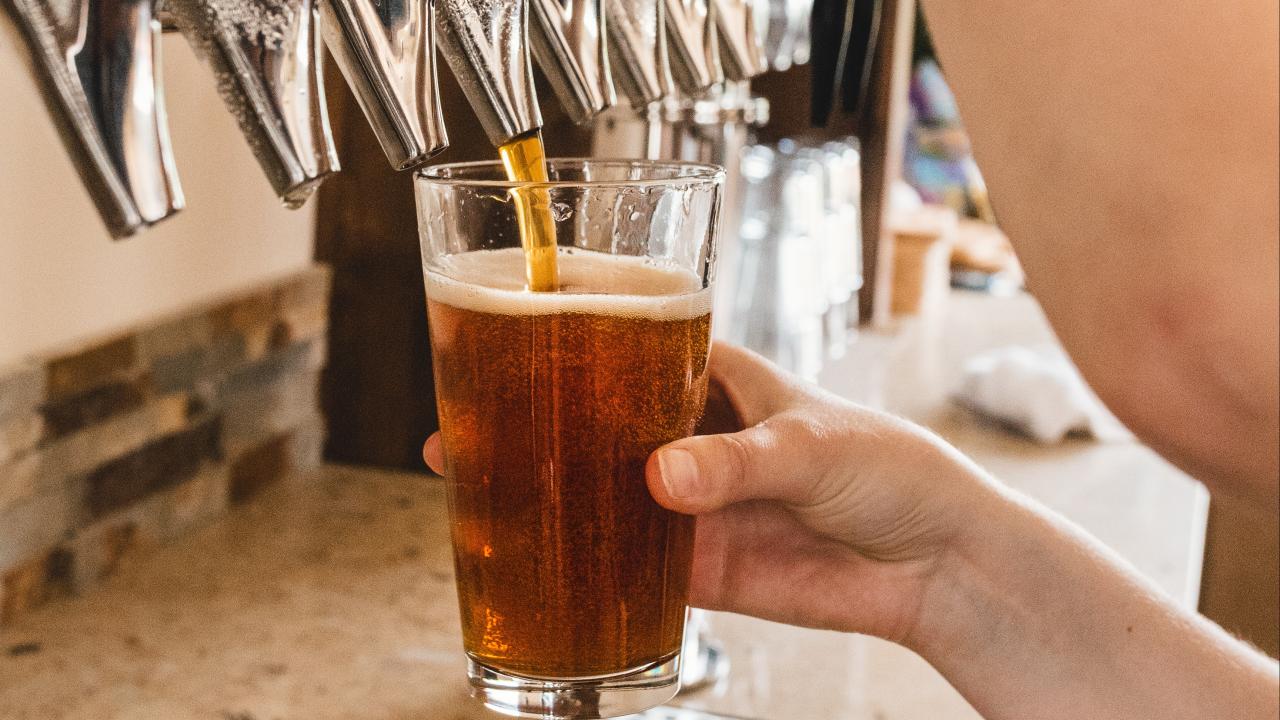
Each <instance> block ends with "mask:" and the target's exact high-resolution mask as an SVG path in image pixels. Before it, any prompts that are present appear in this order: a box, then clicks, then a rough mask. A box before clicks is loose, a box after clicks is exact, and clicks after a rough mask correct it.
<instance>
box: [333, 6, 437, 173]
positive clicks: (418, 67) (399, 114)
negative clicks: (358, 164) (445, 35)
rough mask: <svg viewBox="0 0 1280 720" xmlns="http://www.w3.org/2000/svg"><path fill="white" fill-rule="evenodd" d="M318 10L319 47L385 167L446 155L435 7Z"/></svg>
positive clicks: (401, 167)
mask: <svg viewBox="0 0 1280 720" xmlns="http://www.w3.org/2000/svg"><path fill="white" fill-rule="evenodd" d="M320 10H321V17H322V19H323V28H324V39H325V44H326V45H328V47H329V52H330V53H332V54H333V57H334V59H335V60H336V61H337V62H338V68H339V69H340V70H341V71H342V76H343V77H344V78H346V80H347V84H348V85H350V86H351V90H352V92H353V93H354V94H355V96H356V100H357V101H358V102H359V103H360V109H361V110H363V111H364V116H365V118H366V119H367V120H368V121H369V125H370V126H371V127H372V128H373V132H374V134H375V135H376V136H377V138H378V143H379V144H380V145H382V151H383V152H384V153H385V154H386V156H387V160H388V161H389V162H390V163H391V166H392V167H394V168H395V169H396V170H405V169H408V168H411V167H414V166H415V165H420V164H422V163H424V162H426V161H427V160H428V159H429V158H430V157H431V156H432V155H435V154H436V153H438V152H440V151H441V150H443V149H445V148H446V147H447V146H448V145H449V140H448V137H447V135H446V134H445V128H444V118H443V117H442V116H441V114H440V95H439V89H438V85H437V82H436V43H435V23H434V18H433V11H434V2H433V0H322V1H321V5H320Z"/></svg>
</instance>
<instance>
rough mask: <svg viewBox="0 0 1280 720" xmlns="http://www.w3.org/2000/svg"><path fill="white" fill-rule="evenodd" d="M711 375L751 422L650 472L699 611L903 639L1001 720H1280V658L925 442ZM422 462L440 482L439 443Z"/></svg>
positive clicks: (769, 388)
mask: <svg viewBox="0 0 1280 720" xmlns="http://www.w3.org/2000/svg"><path fill="white" fill-rule="evenodd" d="M710 368H711V376H712V383H713V385H714V387H715V389H716V392H713V393H712V396H713V398H716V399H717V404H721V405H723V406H726V407H727V409H728V410H729V412H727V413H726V412H724V410H725V407H720V408H717V407H713V406H709V408H708V410H709V411H711V412H716V411H717V410H718V411H719V412H718V413H717V414H720V415H729V416H731V417H733V418H735V420H736V424H737V426H738V427H741V428H744V429H741V430H739V431H737V432H725V433H718V434H712V435H702V436H697V437H693V438H688V439H685V440H680V441H677V442H674V443H671V444H670V445H667V446H665V447H664V448H663V449H661V450H659V451H658V452H657V453H655V454H654V455H653V456H652V457H651V458H650V461H649V465H648V468H647V471H646V477H647V480H648V483H649V490H650V492H651V493H652V494H653V496H654V498H655V499H656V500H657V501H658V502H659V503H661V504H662V505H665V506H666V507H669V508H671V509H673V510H677V511H679V512H684V513H690V514H696V515H698V535H697V542H696V546H695V551H694V566H693V585H692V589H691V593H692V594H691V598H690V601H691V602H692V603H693V604H694V605H696V606H698V607H705V608H709V609H715V610H726V611H731V612H738V613H743V614H747V615H754V616H756V617H761V618H765V619H769V620H776V621H779V622H785V623H791V624H795V625H804V626H809V627H819V628H826V629H832V630H840V631H846V632H861V633H868V634H872V635H876V636H879V637H883V638H886V639H889V640H892V641H895V642H898V643H900V644H902V645H905V646H906V647H909V648H911V649H912V650H915V651H916V652H918V653H919V654H920V655H922V656H923V657H924V658H925V659H926V660H928V661H929V662H930V663H932V664H933V665H934V667H936V668H937V669H938V670H939V671H940V672H941V673H942V674H943V675H944V676H945V677H946V678H947V679H948V681H950V682H951V683H952V684H953V685H954V686H955V687H956V688H957V689H958V690H959V691H960V692H961V693H963V694H964V695H965V697H966V698H967V699H968V700H969V702H970V703H971V704H973V706H974V707H975V708H977V709H978V711H979V712H981V713H983V715H984V716H985V717H987V718H988V719H989V720H1004V719H1006V718H1007V719H1009V720H1015V719H1017V720H1025V719H1026V718H1046V719H1048V718H1054V719H1056V718H1061V719H1062V720H1068V719H1070V720H1076V719H1077V718H1081V717H1088V718H1093V719H1097V720H1109V719H1111V718H1115V719H1116V720H1120V719H1122V718H1123V719H1126V720H1128V719H1131V718H1162V719H1170V720H1177V719H1179V718H1186V719H1187V720H1192V719H1203V718H1274V717H1276V716H1277V713H1280V676H1278V675H1277V669H1276V665H1275V664H1274V663H1273V662H1272V661H1271V660H1269V659H1268V658H1266V657H1265V656H1263V655H1261V654H1259V653H1257V652H1256V651H1254V650H1252V649H1250V648H1248V647H1247V646H1245V645H1244V644H1243V643H1241V642H1239V641H1238V640H1236V639H1234V638H1232V637H1230V636H1229V635H1227V634H1226V633H1225V632H1223V631H1222V630H1221V629H1220V628H1218V627H1217V626H1216V625H1214V624H1213V623H1211V622H1209V621H1207V620H1205V619H1204V618H1202V617H1199V616H1197V615H1194V614H1191V613H1188V612H1186V611H1185V610H1182V609H1181V608H1179V607H1178V606H1177V605H1176V604H1174V603H1173V602H1171V601H1170V600H1169V599H1168V598H1167V597H1165V596H1163V595H1162V594H1161V593H1160V592H1159V591H1158V590H1156V589H1155V588H1153V587H1151V586H1150V585H1149V584H1147V583H1146V582H1145V581H1143V580H1142V579H1140V578H1139V577H1137V576H1136V574H1134V573H1133V571H1132V570H1131V569H1130V568H1128V567H1127V566H1125V565H1124V563H1123V562H1122V561H1121V560H1119V559H1118V558H1116V557H1115V556H1114V555H1113V554H1112V553H1111V552H1110V551H1108V550H1107V549H1106V548H1104V547H1102V546H1101V545H1099V544H1098V543H1097V542H1096V541H1094V540H1092V539H1091V538H1089V537H1088V536H1087V535H1085V534H1084V533H1083V532H1081V531H1079V530H1078V529H1076V528H1074V527H1073V526H1071V525H1070V524H1069V523H1067V522H1066V521H1065V520H1063V519H1061V518H1059V517H1057V516H1056V515H1054V514H1052V513H1051V512H1049V511H1047V510H1045V509H1043V508H1041V507H1038V506H1036V505H1035V504H1034V503H1032V502H1031V501H1029V500H1027V499H1025V498H1022V497H1019V496H1017V495H1016V494H1014V493H1012V492H1010V491H1008V490H1007V489H1005V488H1003V487H1002V486H1000V485H999V484H998V483H996V482H995V481H993V480H992V479H991V478H990V477H989V476H987V475H986V474H985V473H984V472H983V471H982V470H981V469H980V468H978V467H977V466H976V465H974V464H973V463H972V462H970V461H969V460H968V459H966V458H965V457H964V456H963V455H961V454H960V453H959V452H958V451H957V450H955V449H954V448H952V447H950V446H948V445H947V444H946V443H945V442H943V441H942V440H941V439H939V438H937V437H936V436H934V435H932V434H931V433H929V432H928V431H927V430H924V429H922V428H920V427H917V426H915V425H912V424H910V423H908V422H905V421H903V420H900V419H897V418H894V417H892V416H889V415H885V414H882V413H878V412H873V411H870V410H866V409H864V408H860V407H858V406H856V405H853V404H851V403H848V402H846V401H844V400H841V399H839V398H836V397H834V396H832V395H830V394H828V393H825V392H823V391H821V390H818V389H816V388H813V387H812V386H809V385H805V384H804V383H802V382H800V381H799V380H797V379H795V378H793V377H790V376H788V375H786V374H784V373H782V372H781V371H779V370H777V369H776V368H774V367H773V366H771V365H769V364H768V363H767V362H766V361H765V360H763V359H762V358H760V357H759V356H756V355H754V354H752V353H750V352H747V351H745V350H741V349H738V348H734V347H732V346H726V345H716V346H715V347H714V348H713V350H712V354H711V365H710ZM726 429H727V428H726ZM423 455H424V458H425V459H426V461H427V464H428V465H430V466H431V467H432V469H434V470H435V471H436V472H441V471H443V469H444V465H443V456H442V454H441V446H440V440H439V435H438V434H437V435H433V436H432V437H431V438H430V439H428V441H427V443H426V445H425V447H424V448H423Z"/></svg>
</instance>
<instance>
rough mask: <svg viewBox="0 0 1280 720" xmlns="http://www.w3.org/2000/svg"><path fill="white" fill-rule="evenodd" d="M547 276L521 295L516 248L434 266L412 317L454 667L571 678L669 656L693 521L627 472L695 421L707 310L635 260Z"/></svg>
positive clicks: (584, 254) (677, 635)
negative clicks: (551, 286) (442, 492)
mask: <svg viewBox="0 0 1280 720" xmlns="http://www.w3.org/2000/svg"><path fill="white" fill-rule="evenodd" d="M557 260H558V262H557V264H558V268H559V281H560V292H558V293H533V292H528V291H527V290H525V289H524V287H525V277H524V268H525V263H524V257H523V255H522V253H521V250H520V249H519V248H509V249H504V250H482V251H474V252H469V253H463V254H459V255H454V256H450V257H448V258H447V259H446V262H445V263H443V265H444V266H445V267H446V268H447V270H446V272H447V274H448V275H447V276H446V275H445V274H442V273H440V272H437V271H430V272H428V274H427V306H428V313H429V317H430V328H431V346H432V351H433V354H434V363H433V364H434V368H435V381H436V388H437V403H438V408H439V413H440V425H441V429H442V432H443V439H444V454H445V468H446V470H445V474H446V476H447V477H448V478H449V480H450V483H449V488H450V495H449V502H450V509H451V512H452V518H453V529H452V531H453V546H454V558H455V562H456V567H457V584H458V599H459V604H460V606H461V611H462V629H463V639H464V644H465V647H466V651H467V653H468V654H470V655H471V657H472V659H473V660H476V661H478V662H480V663H483V664H484V665H487V666H489V667H492V668H494V669H497V670H500V671H503V672H506V673H509V674H513V675H519V676H526V677H533V678H547V679H555V678H577V679H580V678H584V677H592V676H609V675H615V674H620V673H625V672H628V671H634V670H636V669H638V668H642V667H644V666H647V665H650V664H653V663H656V662H659V661H664V660H666V659H669V658H671V657H672V656H674V655H675V654H676V652H677V651H678V650H679V648H680V641H681V634H682V631H683V627H684V617H685V605H686V601H687V596H688V587H689V568H690V559H691V552H692V547H693V537H694V523H693V518H692V517H687V516H684V515H679V514H676V513H673V512H670V511H667V510H664V509H663V508H662V507H660V506H659V505H658V504H657V503H655V502H654V501H653V499H652V498H651V497H650V495H649V492H648V490H647V489H646V485H645V480H644V467H645V462H646V460H647V458H648V456H649V454H650V453H651V452H652V451H653V450H654V449H656V448H657V447H659V446H661V445H663V444H665V443H667V442H670V441H672V440H675V439H678V438H681V437H685V436H688V435H690V434H691V433H692V432H693V429H694V425H695V424H696V423H697V421H698V419H699V416H700V414H701V412H702V408H703V405H704V402H705V399H706V388H707V373H706V368H707V351H708V344H709V341H710V308H711V296H710V293H709V292H708V291H707V290H706V289H704V288H702V287H701V281H700V280H699V279H698V278H697V277H695V275H694V274H693V273H691V272H689V271H687V270H678V269H675V268H664V267H660V266H655V265H654V264H652V262H653V261H646V260H644V259H642V258H632V257H621V256H615V255H608V254H603V253H595V252H588V251H573V250H567V249H565V248H561V249H560V251H559V253H558V258H557Z"/></svg>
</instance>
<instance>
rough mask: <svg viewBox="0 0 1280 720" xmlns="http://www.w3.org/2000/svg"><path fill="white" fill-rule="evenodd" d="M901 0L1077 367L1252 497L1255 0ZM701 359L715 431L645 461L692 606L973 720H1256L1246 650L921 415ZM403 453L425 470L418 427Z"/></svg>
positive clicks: (1267, 423) (1275, 290)
mask: <svg viewBox="0 0 1280 720" xmlns="http://www.w3.org/2000/svg"><path fill="white" fill-rule="evenodd" d="M923 3H924V5H925V9H926V10H927V12H928V18H929V21H930V27H931V30H932V32H933V35H934V40H935V44H936V45H937V47H938V49H939V52H940V53H941V59H942V62H943V66H944V69H945V71H946V73H947V77H948V79H949V81H950V82H951V84H952V86H953V88H954V89H955V91H956V95H957V98H958V101H959V103H960V107H961V111H962V113H963V114H964V117H965V119H966V122H967V125H968V127H969V130H970V134H971V135H972V137H973V143H974V150H975V154H976V155H977V158H978V161H979V163H980V164H981V165H982V167H983V169H984V172H985V173H986V175H987V180H988V185H989V187H990V189H991V194H992V198H993V199H994V201H995V203H996V209H997V212H998V213H999V215H1000V220H1001V224H1002V225H1003V226H1004V228H1005V230H1006V231H1008V233H1009V235H1010V237H1011V238H1012V240H1013V242H1014V245H1015V247H1016V248H1017V250H1018V253H1019V256H1020V258H1021V260H1022V262H1023V264H1024V266H1025V268H1026V270H1027V276H1028V282H1029V285H1030V288H1031V290H1032V291H1033V292H1034V293H1035V295H1036V297H1037V298H1038V299H1039V300H1040V302H1041V304H1042V305H1043V306H1044V308H1045V311H1046V313H1047V315H1048V316H1049V318H1050V321H1051V322H1052V323H1053V325H1054V328H1055V330H1056V331H1057V332H1058V334H1059V336H1060V337H1061V339H1062V341H1063V344H1064V345H1065V346H1066V347H1067V349H1068V351H1069V352H1070V353H1071V355H1072V357H1073V359H1074V360H1075V361H1076V363H1077V364H1078V365H1079V366H1080V368H1081V370H1082V371H1083V373H1084V375H1085V377H1086V378H1087V379H1088V380H1089V381H1090V383H1091V384H1092V385H1093V387H1094V388H1095V389H1096V390H1097V391H1098V394H1099V395H1100V396H1101V397H1102V398H1103V399H1104V400H1105V401H1106V402H1107V404H1108V405H1109V406H1110V407H1111V408H1112V410H1113V411H1115V413H1116V414H1117V415H1118V416H1119V417H1120V418H1121V419H1122V420H1124V421H1125V422H1126V424H1127V425H1129V426H1130V427H1131V428H1132V429H1133V430H1134V431H1135V432H1136V433H1137V434H1138V435H1139V436H1140V437H1141V438H1142V439H1143V440H1144V441H1146V442H1147V443H1148V444H1150V445H1151V446H1152V447H1154V448H1155V449H1156V450H1158V451H1159V452H1161V453H1162V454H1163V455H1164V456H1165V457H1167V458H1169V459H1170V460H1171V461H1173V462H1175V463H1177V464H1179V465H1180V466H1181V467H1183V468H1184V469H1186V470H1187V471H1188V472H1190V473H1191V474H1193V475H1195V476H1196V477H1197V478H1199V479H1201V480H1203V481H1205V482H1206V483H1207V484H1208V485H1209V486H1210V487H1211V489H1213V491H1214V492H1216V493H1228V494H1231V495H1235V496H1237V497H1239V498H1243V499H1246V500H1247V501H1249V502H1251V503H1253V504H1255V505H1257V506H1258V507H1260V508H1265V509H1266V511H1267V512H1269V513H1274V512H1275V507H1276V502H1277V498H1280V323H1278V321H1277V318H1278V316H1280V284H1278V283H1277V273H1278V271H1280V174H1278V173H1277V163H1278V162H1280V143H1278V140H1277V133H1278V131H1277V127H1278V126H1280V109H1278V106H1280V89H1278V87H1277V77H1278V75H1280V42H1278V39H1280V38H1278V35H1280V6H1277V4H1276V3H1275V2H1274V0H1244V1H1242V2H1230V3H1189V2H1175V3H1172V4H1171V3H1164V4H1157V5H1152V4H1150V3H1145V4H1144V3H1113V2H1106V1H1105V0H1081V1H1080V2H1070V3H1062V2H1052V1H1050V0H1016V1H1015V0H923ZM711 372H712V380H713V385H714V388H715V389H717V390H718V392H716V393H713V397H717V398H719V401H720V402H719V403H717V405H721V406H723V407H722V408H721V409H723V410H726V411H727V414H728V415H729V416H731V417H733V418H734V419H735V420H736V423H735V427H730V428H723V432H717V433H714V434H710V435H704V436H699V437H694V438H688V439H685V440H680V441H677V442H674V443H671V444H670V445H668V446H666V447H664V448H662V449H660V450H659V451H658V452H656V453H655V454H654V455H653V457H652V458H651V459H650V462H649V466H648V468H647V481H648V483H649V489H650V492H651V493H652V494H653V496H654V498H655V499H656V500H657V501H658V502H659V503H661V504H663V505H664V506H666V507H669V508H671V509H673V510H677V511H679V512H685V513H692V514H697V515H698V516H699V526H698V538H697V545H696V547H695V560H694V582H693V587H692V592H693V597H692V602H693V603H695V604H696V605H699V606H701V607H708V608H713V609H720V610H728V611H733V612H740V613H745V614H750V615H755V616H758V617H762V618H767V619H772V620H778V621H782V622H788V623H793V624H797V625H805V626H812V627H821V628H829V629H834V630H843V631H850V632H863V633H870V634H874V635H877V636H880V637H884V638H887V639H890V640H893V641H896V642H899V643H901V644H903V645H905V646H907V647H909V648H911V649H913V650H915V651H916V652H918V653H920V654H921V655H922V656H923V657H924V658H925V659H927V660H928V661H929V662H931V663H932V664H933V665H934V667H936V668H937V669H938V670H939V671H940V672H942V674H943V675H944V676H946V678H947V679H948V680H949V681H950V682H951V683H952V684H953V685H955V687H956V688H957V689H959V690H960V691H961V692H962V693H963V694H964V695H965V696H966V698H968V699H969V701H970V702H971V703H972V704H973V705H974V707H976V708H977V709H978V710H979V711H980V712H981V713H982V714H983V715H984V716H985V717H987V718H988V719H989V720H1005V719H1008V720H1015V719H1016V720H1025V719H1027V718H1032V719H1040V718H1043V719H1046V720H1058V719H1061V720H1077V719H1078V718H1091V719H1095V720H1108V719H1111V718H1115V719H1116V720H1120V719H1121V718H1124V719H1126V720H1128V719H1130V718H1160V719H1162V720H1164V719H1173V720H1177V719H1181V718H1186V719H1187V720H1191V719H1193V718H1194V719H1200V718H1224V719H1226V718H1232V719H1235V718H1250V719H1252V718H1258V719H1262V718H1276V717H1277V716H1278V715H1280V675H1278V673H1277V666H1276V664H1275V662H1274V661H1272V660H1270V659H1268V658H1266V657H1265V656H1263V655H1261V654H1260V653H1257V652H1256V651H1254V650H1252V649H1251V648H1249V647H1247V646H1246V645H1244V644H1243V643H1241V642H1239V641H1238V640H1236V639H1234V638H1232V637H1230V636H1229V635H1228V634H1226V633H1225V632H1223V631H1222V630H1221V629H1220V628H1218V627H1217V626H1215V625H1214V624H1212V623H1211V622H1209V621H1207V620H1205V619H1204V618H1202V617H1200V616H1198V615H1195V614H1193V613H1189V612H1187V611H1184V610H1182V609H1180V608H1179V607H1177V606H1176V605H1174V604H1173V603H1171V602H1170V601H1169V600H1168V599H1167V598H1165V597H1164V596H1163V595H1161V593H1159V592H1158V591H1157V590H1156V589H1154V588H1152V587H1151V586H1150V585H1149V584H1148V583H1146V582H1145V581H1144V580H1142V579H1141V578H1139V577H1138V576H1137V575H1136V574H1135V573H1134V572H1133V571H1132V570H1131V569H1130V568H1129V567H1127V566H1126V565H1125V564H1124V563H1123V562H1122V561H1120V560H1119V559H1118V558H1116V557H1115V556H1114V555H1113V554H1112V553H1110V552H1109V551H1108V550H1107V549H1106V548H1103V547H1102V546H1100V545H1099V544H1098V543H1097V542H1096V541H1094V540H1092V539H1091V538H1089V537H1088V536H1087V535H1085V534H1084V533H1083V532H1081V531H1080V530H1078V529H1076V528H1074V527H1073V526H1072V525H1071V524H1070V523H1068V522H1066V521H1065V520H1063V519H1061V518H1060V517H1057V516H1056V515H1054V514H1053V513H1051V512H1049V511H1047V510H1045V509H1044V508H1041V507H1038V506H1037V505H1035V504H1034V503H1033V502H1031V501H1029V500H1027V499H1026V498H1022V497H1020V496H1018V495H1016V494H1014V493H1012V492H1010V491H1008V490H1007V489H1005V488H1003V487H1002V486H1000V485H999V484H998V483H996V482H995V481H993V480H992V479H991V478H990V477H989V476H988V475H986V473H984V472H983V471H982V470H981V469H980V468H978V467H976V466H975V465H974V464H973V463H972V462H970V461H968V460H967V459H965V458H964V457H963V456H962V455H960V453H958V452H957V451H956V450H955V449H953V448H951V447H949V446H948V445H946V443H944V442H943V441H941V440H940V439H938V438H937V437H935V436H933V435H932V434H930V433H929V432H928V431H926V430H923V429H921V428H918V427H915V426H913V425H911V424H909V423H906V422H904V421H902V420H898V419H895V418H892V417H889V416H886V415H883V414H880V413H875V412H871V411H869V410H866V409H863V408H859V407H856V406H854V405H851V404H849V403H847V402H844V401H842V400H840V399H838V398H835V397H833V396H831V395H829V394H826V393H823V392H821V391H820V390H817V389H814V388H812V387H808V386H804V385H803V384H801V383H799V382H797V381H796V380H794V379H793V378H790V377H789V376H786V375H785V374H782V373H780V372H779V371H777V370H776V369H774V368H772V367H771V366H769V365H768V363H766V362H764V361H763V360H761V359H760V358H758V357H756V356H754V355H752V354H750V353H748V352H745V351H742V350H738V349H735V348H731V347H726V346H716V347H715V348H714V349H713V351H712V358H711ZM708 409H709V411H711V410H714V409H715V407H713V406H709V408H708ZM424 457H425V458H426V460H427V462H428V464H429V465H431V467H432V468H433V469H435V470H436V471H437V472H439V471H440V470H442V469H443V463H442V458H441V455H440V443H439V438H438V436H433V437H432V438H431V439H429V440H428V441H427V444H426V446H425V447H424Z"/></svg>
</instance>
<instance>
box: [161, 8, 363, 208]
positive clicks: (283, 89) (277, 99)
mask: <svg viewBox="0 0 1280 720" xmlns="http://www.w3.org/2000/svg"><path fill="white" fill-rule="evenodd" d="M165 9H166V11H167V12H168V13H169V15H170V16H171V17H173V19H174V21H175V22H176V23H177V26H178V29H180V30H181V31H182V33H183V34H184V35H186V37H187V40H188V41H189V42H190V43H191V44H192V46H193V47H194V49H195V50H196V52H197V54H200V55H203V56H204V57H205V59H206V60H207V61H208V62H209V64H210V66H211V67H212V70H213V72H214V74H215V75H216V76H217V81H218V90H219V91H220V92H221V94H222V99H223V101H224V102H225V103H226V105H227V109H228V110H230V111H231V113H232V115H234V116H235V117H236V119H237V120H238V121H239V122H240V130H241V132H243V133H244V136H245V138H246V139H247V140H248V141H249V147H250V148H252V149H253V153H254V155H256V156H257V158H258V164H259V165H261V166H262V169H263V171H264V172H265V173H266V175H267V179H268V180H269V181H270V182H271V186H272V187H273V188H274V189H275V191H276V194H277V195H279V196H280V198H281V200H283V201H284V203H285V205H286V206H289V207H299V206H301V205H302V204H303V203H304V202H306V200H307V198H308V197H310V196H311V193H312V192H314V191H315V189H316V188H317V187H318V186H319V184H320V182H321V181H322V180H323V179H324V177H325V176H326V175H328V174H329V173H331V172H336V171H337V170H338V169H339V166H338V155H337V151H336V150H335V149H334V145H333V135H332V133H331V132H330V130H329V116H328V113H327V112H326V108H325V100H324V82H323V78H322V76H321V66H320V63H321V56H320V42H319V38H318V37H317V36H316V33H317V31H318V30H319V10H318V9H317V8H316V7H315V5H314V4H313V2H312V0H293V1H290V0H168V2H167V4H166V6H165Z"/></svg>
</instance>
